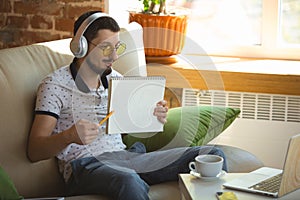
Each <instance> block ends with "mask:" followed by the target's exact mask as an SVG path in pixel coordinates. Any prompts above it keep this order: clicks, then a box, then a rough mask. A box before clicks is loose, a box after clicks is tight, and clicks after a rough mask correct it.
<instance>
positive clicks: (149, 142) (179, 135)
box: [123, 106, 240, 151]
mask: <svg viewBox="0 0 300 200" xmlns="http://www.w3.org/2000/svg"><path fill="white" fill-rule="evenodd" d="M239 113H240V110H239V109H237V108H229V107H217V106H187V107H178V108H172V109H170V110H169V112H168V116H167V123H166V124H165V125H164V130H163V131H162V132H158V133H135V134H129V135H127V136H125V137H124V138H123V141H124V143H125V144H126V145H127V147H130V146H131V145H132V144H134V143H135V142H137V141H139V142H142V143H144V144H145V146H146V148H147V151H155V150H158V149H169V148H173V147H182V146H197V145H204V144H207V143H208V142H209V141H211V140H212V139H214V138H215V137H216V136H218V135H219V134H220V133H221V132H222V131H224V130H225V129H226V128H227V127H228V126H229V125H230V124H231V123H232V122H233V121H234V120H235V119H236V117H237V116H238V114H239Z"/></svg>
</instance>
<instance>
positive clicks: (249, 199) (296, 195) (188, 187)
mask: <svg viewBox="0 0 300 200" xmlns="http://www.w3.org/2000/svg"><path fill="white" fill-rule="evenodd" d="M241 175H243V173H228V174H226V175H224V176H223V177H221V178H220V179H218V180H213V181H205V180H202V179H199V178H196V177H194V176H192V175H190V174H179V188H180V192H181V195H182V199H185V200H198V199H199V200H200V199H201V200H216V199H217V197H216V192H220V191H232V192H234V193H235V194H236V196H237V198H238V199H239V200H257V199H258V200H259V199H261V200H264V199H270V200H271V199H272V200H275V199H280V200H298V199H300V189H298V190H296V191H294V192H292V193H289V194H287V195H285V196H283V197H281V198H274V197H268V196H264V195H258V194H252V193H248V192H242V191H237V190H230V189H225V188H224V187H223V186H222V184H223V183H225V182H226V181H229V180H232V179H233V178H236V177H238V176H241Z"/></svg>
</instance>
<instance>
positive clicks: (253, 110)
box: [182, 89, 300, 168]
mask: <svg viewBox="0 0 300 200" xmlns="http://www.w3.org/2000/svg"><path fill="white" fill-rule="evenodd" d="M182 105H183V106H193V105H215V106H228V107H234V108H240V110H241V113H240V115H239V117H238V118H237V119H236V120H235V121H234V122H233V124H232V125H231V126H230V127H228V128H227V129H226V130H225V131H224V132H223V133H222V134H221V135H220V136H218V137H217V138H216V139H214V140H213V141H212V142H211V143H215V144H227V145H232V146H237V147H240V148H242V149H245V150H248V151H250V152H252V153H253V154H255V155H256V156H258V157H259V158H260V159H261V160H262V161H263V162H264V164H265V165H266V166H272V167H277V168H282V166H283V162H284V157H285V153H286V149H287V145H288V140H289V138H290V137H291V136H292V135H295V134H298V133H300V96H292V95H277V94H261V93H245V92H230V91H203V90H194V89H184V90H183V95H182Z"/></svg>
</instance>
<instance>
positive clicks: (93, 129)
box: [28, 114, 98, 162]
mask: <svg viewBox="0 0 300 200" xmlns="http://www.w3.org/2000/svg"><path fill="white" fill-rule="evenodd" d="M56 122H57V119H56V118H55V117H53V116H50V115H40V114H37V115H36V116H35V119H34V122H33V125H32V128H31V132H30V135H29V141H28V157H29V159H30V160H31V161H33V162H36V161H40V160H45V159H49V158H51V157H54V156H55V155H57V154H58V153H59V152H60V151H61V150H63V149H64V148H65V147H67V146H68V145H69V144H71V143H77V144H80V145H83V144H89V143H91V142H92V141H93V140H94V139H95V138H96V137H97V135H98V125H97V124H95V123H92V122H89V121H87V120H83V119H82V120H79V121H78V122H76V124H75V125H73V126H72V127H71V128H70V129H67V130H65V131H63V132H61V133H58V134H52V132H53V129H54V128H55V125H56Z"/></svg>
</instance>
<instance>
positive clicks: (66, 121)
mask: <svg viewBox="0 0 300 200" xmlns="http://www.w3.org/2000/svg"><path fill="white" fill-rule="evenodd" d="M120 76H122V75H121V74H119V73H118V72H116V71H114V70H113V71H112V73H111V74H110V75H108V76H107V80H109V79H110V77H120ZM75 77H76V78H75ZM100 81H101V80H100ZM102 85H103V84H101V86H100V87H99V88H98V91H96V89H95V90H89V88H88V87H87V86H86V85H85V83H84V82H83V81H82V79H81V78H80V76H79V75H78V76H77V71H76V69H75V67H72V64H71V65H70V66H65V67H62V68H60V69H58V70H56V71H54V72H53V73H52V74H50V75H48V76H47V77H46V78H45V79H44V80H43V81H42V82H41V84H40V86H39V88H38V93H37V100H36V108H35V112H36V114H46V115H51V116H54V117H55V118H56V119H57V123H56V126H55V128H54V131H53V134H59V133H61V132H62V131H65V130H67V129H69V128H70V127H71V126H73V125H74V124H75V123H76V122H77V121H78V120H80V119H86V120H90V121H92V122H95V123H98V122H99V121H100V120H102V119H103V118H104V117H105V116H106V114H107V98H108V91H107V89H105V88H104V87H103V86H102ZM105 126H106V123H104V124H103V125H102V126H100V127H99V132H100V133H99V136H98V137H97V139H95V140H94V141H93V142H92V143H90V144H88V145H78V144H75V143H72V144H69V145H68V146H67V147H66V148H65V149H63V150H62V151H61V152H60V153H59V154H58V155H57V158H58V160H59V168H60V172H61V173H62V174H63V176H64V179H65V181H67V180H68V179H69V178H70V176H71V174H72V169H71V165H70V162H71V161H73V160H75V159H78V158H83V157H90V156H97V155H100V154H102V153H104V152H112V151H119V150H124V149H125V145H124V143H123V142H122V138H121V135H120V134H105Z"/></svg>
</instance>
